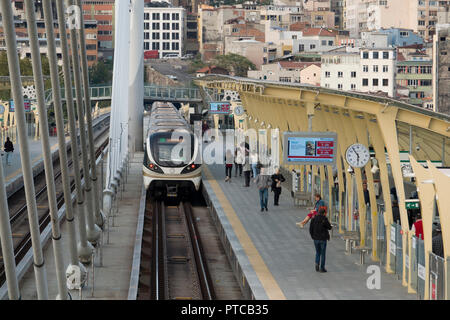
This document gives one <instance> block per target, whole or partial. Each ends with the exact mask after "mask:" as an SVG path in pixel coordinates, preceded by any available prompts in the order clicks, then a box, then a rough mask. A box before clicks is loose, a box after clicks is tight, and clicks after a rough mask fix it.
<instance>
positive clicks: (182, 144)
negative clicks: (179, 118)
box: [150, 130, 195, 167]
mask: <svg viewBox="0 0 450 320" xmlns="http://www.w3.org/2000/svg"><path fill="white" fill-rule="evenodd" d="M150 146H151V152H152V156H153V159H154V160H155V161H156V163H157V164H158V165H159V166H161V167H183V166H185V165H187V164H188V163H189V162H191V160H192V156H193V154H194V147H195V142H194V135H193V134H190V133H189V132H187V131H181V130H179V131H170V132H169V131H164V132H156V133H154V134H152V135H151V136H150Z"/></svg>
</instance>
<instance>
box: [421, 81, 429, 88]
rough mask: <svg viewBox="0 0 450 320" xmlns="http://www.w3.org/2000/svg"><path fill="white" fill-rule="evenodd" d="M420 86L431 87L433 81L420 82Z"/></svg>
mask: <svg viewBox="0 0 450 320" xmlns="http://www.w3.org/2000/svg"><path fill="white" fill-rule="evenodd" d="M420 85H421V86H424V87H429V86H431V85H432V80H420Z"/></svg>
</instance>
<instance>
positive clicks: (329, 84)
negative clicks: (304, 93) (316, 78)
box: [320, 48, 361, 91]
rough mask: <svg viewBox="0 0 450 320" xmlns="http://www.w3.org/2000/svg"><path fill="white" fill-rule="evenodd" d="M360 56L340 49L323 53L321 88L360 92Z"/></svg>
mask: <svg viewBox="0 0 450 320" xmlns="http://www.w3.org/2000/svg"><path fill="white" fill-rule="evenodd" d="M360 78H361V71H360V55H359V53H358V52H348V51H347V50H346V48H339V49H335V50H331V51H329V52H324V53H322V57H321V76H320V86H321V87H325V88H329V89H335V90H345V91H357V90H358V91H360V87H361V80H360Z"/></svg>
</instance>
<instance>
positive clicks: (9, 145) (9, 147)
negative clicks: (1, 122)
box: [3, 137, 14, 166]
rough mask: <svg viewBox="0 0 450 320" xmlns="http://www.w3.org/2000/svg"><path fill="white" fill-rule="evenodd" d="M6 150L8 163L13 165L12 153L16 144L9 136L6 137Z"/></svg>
mask: <svg viewBox="0 0 450 320" xmlns="http://www.w3.org/2000/svg"><path fill="white" fill-rule="evenodd" d="M3 147H4V149H3V150H4V151H5V152H6V165H8V166H10V165H11V159H10V158H11V154H12V153H13V152H14V145H13V143H12V141H11V140H9V137H6V141H5V144H4V146H3Z"/></svg>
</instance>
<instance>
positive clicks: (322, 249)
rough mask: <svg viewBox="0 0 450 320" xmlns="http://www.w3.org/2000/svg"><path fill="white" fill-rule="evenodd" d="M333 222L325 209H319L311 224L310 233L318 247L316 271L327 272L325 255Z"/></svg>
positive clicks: (315, 245)
mask: <svg viewBox="0 0 450 320" xmlns="http://www.w3.org/2000/svg"><path fill="white" fill-rule="evenodd" d="M328 230H331V224H330V222H329V221H328V219H327V217H326V216H325V210H324V209H323V208H320V209H319V213H318V214H317V215H316V216H314V217H313V218H312V220H311V224H310V226H309V233H310V234H311V238H312V239H313V241H314V247H315V248H316V271H317V272H322V273H323V272H327V270H326V269H325V256H326V251H327V241H328V240H330V234H329V233H328Z"/></svg>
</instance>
